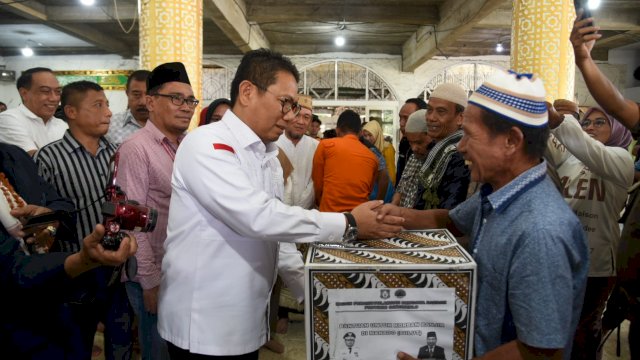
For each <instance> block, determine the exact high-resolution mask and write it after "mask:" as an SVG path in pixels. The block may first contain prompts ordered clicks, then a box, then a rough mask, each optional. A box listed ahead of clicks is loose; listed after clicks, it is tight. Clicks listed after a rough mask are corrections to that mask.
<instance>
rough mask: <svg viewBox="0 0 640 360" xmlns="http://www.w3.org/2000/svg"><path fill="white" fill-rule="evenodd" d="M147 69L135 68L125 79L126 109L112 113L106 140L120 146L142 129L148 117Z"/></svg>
mask: <svg viewBox="0 0 640 360" xmlns="http://www.w3.org/2000/svg"><path fill="white" fill-rule="evenodd" d="M149 74H150V72H149V70H136V71H134V72H132V73H131V75H129V78H128V79H127V88H126V94H127V110H125V111H123V112H119V113H117V114H114V115H113V116H112V117H111V125H110V126H109V132H108V133H107V135H106V138H107V140H109V142H111V143H112V144H114V145H116V146H120V144H122V143H123V142H124V141H125V140H126V139H127V138H128V137H129V136H130V135H131V134H133V133H134V132H136V131H138V130H140V129H142V128H143V127H144V125H145V124H146V123H147V120H148V119H149V110H148V109H147V78H148V77H149Z"/></svg>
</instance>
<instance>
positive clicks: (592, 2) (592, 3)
mask: <svg viewBox="0 0 640 360" xmlns="http://www.w3.org/2000/svg"><path fill="white" fill-rule="evenodd" d="M599 7H600V0H589V1H587V8H589V10H595V9H597V8H599Z"/></svg>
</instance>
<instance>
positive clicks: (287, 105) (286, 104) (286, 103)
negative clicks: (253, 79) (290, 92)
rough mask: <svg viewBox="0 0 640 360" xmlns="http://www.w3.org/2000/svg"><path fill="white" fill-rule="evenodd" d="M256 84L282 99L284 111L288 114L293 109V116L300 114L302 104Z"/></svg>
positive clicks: (279, 99)
mask: <svg viewBox="0 0 640 360" xmlns="http://www.w3.org/2000/svg"><path fill="white" fill-rule="evenodd" d="M253 85H255V86H256V87H257V88H258V89H260V90H263V91H266V92H268V93H269V94H271V95H273V96H275V97H276V99H278V101H280V104H281V105H282V113H283V114H286V113H288V112H289V111H293V116H298V114H300V110H302V108H301V107H300V104H298V103H297V102H295V101H293V99H290V98H287V97H279V96H278V95H276V94H274V93H272V92H271V91H269V89H263V88H261V87H260V86H258V85H256V84H253Z"/></svg>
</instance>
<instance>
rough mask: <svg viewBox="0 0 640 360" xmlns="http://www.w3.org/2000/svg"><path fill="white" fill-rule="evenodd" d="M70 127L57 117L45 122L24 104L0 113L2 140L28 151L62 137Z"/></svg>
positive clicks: (0, 140) (0, 137)
mask: <svg viewBox="0 0 640 360" xmlns="http://www.w3.org/2000/svg"><path fill="white" fill-rule="evenodd" d="M68 128H69V126H68V125H67V123H66V122H64V120H61V119H58V118H57V117H51V119H49V121H47V122H46V123H45V122H44V120H42V118H40V117H39V116H38V115H36V114H34V113H32V112H31V110H29V109H28V108H27V107H26V106H24V105H23V104H20V105H18V107H17V108H13V109H9V110H7V111H5V112H2V113H0V142H4V143H7V144H13V145H17V146H19V147H20V148H22V150H24V151H27V152H28V151H31V150H38V149H40V148H41V147H43V146H45V145H47V144H49V143H51V142H54V141H57V140H60V139H62V136H64V133H65V131H67V129H68Z"/></svg>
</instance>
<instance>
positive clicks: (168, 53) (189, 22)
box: [140, 0, 202, 129]
mask: <svg viewBox="0 0 640 360" xmlns="http://www.w3.org/2000/svg"><path fill="white" fill-rule="evenodd" d="M174 61H180V62H182V63H183V64H184V66H185V68H186V69H187V74H189V80H190V82H191V87H192V88H193V92H194V94H195V97H196V98H198V99H202V0H141V1H140V68H141V69H148V70H153V69H154V68H155V67H156V66H158V65H160V64H162V63H167V62H174ZM200 109H201V108H200V106H198V108H197V109H196V112H195V114H194V117H193V119H191V125H190V126H189V129H192V128H194V127H195V126H197V124H198V117H199V115H200Z"/></svg>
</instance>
